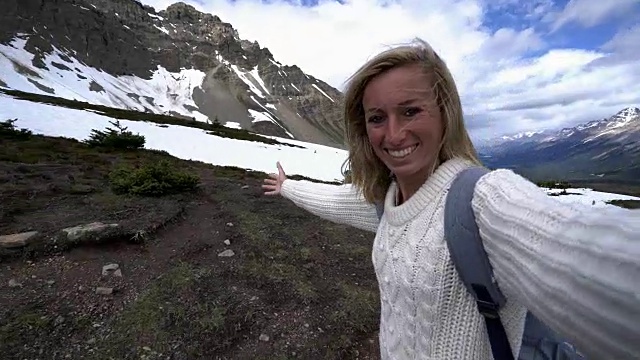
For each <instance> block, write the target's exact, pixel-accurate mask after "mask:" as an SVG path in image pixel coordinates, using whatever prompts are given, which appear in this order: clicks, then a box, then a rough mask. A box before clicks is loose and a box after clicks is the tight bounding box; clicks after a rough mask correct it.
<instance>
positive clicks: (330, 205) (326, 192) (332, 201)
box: [282, 179, 379, 232]
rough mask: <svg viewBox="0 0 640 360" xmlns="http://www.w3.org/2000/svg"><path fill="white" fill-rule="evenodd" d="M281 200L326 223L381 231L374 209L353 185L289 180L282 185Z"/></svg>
mask: <svg viewBox="0 0 640 360" xmlns="http://www.w3.org/2000/svg"><path fill="white" fill-rule="evenodd" d="M282 196H284V197H285V198H287V199H289V200H291V201H293V203H294V204H296V205H297V206H299V207H301V208H303V209H305V210H307V211H309V212H310V213H312V214H314V215H316V216H318V217H321V218H323V219H325V220H329V221H333V222H335V223H338V224H345V225H351V226H353V227H356V228H358V229H361V230H366V231H371V232H376V230H377V229H378V223H379V221H378V216H377V214H376V209H375V206H374V205H372V204H370V203H368V202H367V201H366V200H365V199H364V197H363V196H362V195H361V194H360V193H359V192H358V191H357V189H356V188H355V186H352V185H351V184H345V185H329V184H319V183H314V182H310V181H305V180H290V179H287V180H286V181H284V182H283V184H282Z"/></svg>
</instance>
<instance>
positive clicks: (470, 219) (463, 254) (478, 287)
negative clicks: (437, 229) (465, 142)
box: [444, 167, 513, 360]
mask: <svg viewBox="0 0 640 360" xmlns="http://www.w3.org/2000/svg"><path fill="white" fill-rule="evenodd" d="M488 172H489V170H487V169H485V168H482V167H472V168H468V169H465V170H463V171H461V172H460V173H459V174H458V176H457V177H456V178H455V179H454V180H453V182H452V184H451V187H450V188H449V191H448V193H447V199H446V205H445V210H444V211H445V214H444V232H445V239H446V242H447V246H448V248H449V253H450V255H451V260H452V261H453V264H454V266H455V268H456V270H457V272H458V275H459V276H460V279H461V280H462V282H463V283H464V285H465V286H466V287H467V290H468V291H469V293H470V294H471V295H473V297H474V298H475V300H476V304H477V306H478V311H479V312H480V314H482V316H483V317H484V319H485V324H486V326H487V333H488V335H489V341H490V343H491V350H492V352H493V358H494V359H496V360H512V359H513V353H512V350H511V346H510V345H509V339H508V338H507V334H506V331H505V330H504V326H503V325H502V321H501V320H500V314H499V313H498V310H499V309H500V307H501V306H503V305H504V304H505V302H506V299H505V297H504V295H503V294H502V293H501V292H500V289H499V288H498V285H497V284H496V283H495V281H494V279H493V271H492V270H491V264H490V263H489V259H488V258H487V254H486V252H485V251H484V246H483V244H482V239H481V238H480V233H479V232H478V228H477V225H476V219H475V215H474V212H473V208H472V206H471V201H472V200H473V194H474V190H475V185H476V183H477V182H478V180H479V179H480V178H481V177H482V176H483V175H484V174H486V173H488Z"/></svg>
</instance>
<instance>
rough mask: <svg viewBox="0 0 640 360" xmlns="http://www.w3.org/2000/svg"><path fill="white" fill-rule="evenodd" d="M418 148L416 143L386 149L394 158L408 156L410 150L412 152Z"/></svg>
mask: <svg viewBox="0 0 640 360" xmlns="http://www.w3.org/2000/svg"><path fill="white" fill-rule="evenodd" d="M417 148H418V144H416V145H412V146H409V147H406V148H403V149H399V150H391V149H387V153H388V154H389V155H391V157H393V158H396V159H402V158H404V157H407V156H409V155H410V154H411V153H412V152H414V151H415V150H416V149H417Z"/></svg>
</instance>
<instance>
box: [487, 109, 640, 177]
mask: <svg viewBox="0 0 640 360" xmlns="http://www.w3.org/2000/svg"><path fill="white" fill-rule="evenodd" d="M480 154H481V157H482V158H483V161H484V162H485V164H487V165H488V166H490V167H509V168H513V169H517V170H518V171H520V172H522V173H524V174H526V175H528V176H532V177H539V178H550V177H553V178H557V179H593V178H607V179H614V180H627V181H636V182H640V109H638V108H637V107H629V108H626V109H623V110H621V111H620V112H618V113H617V114H615V115H613V116H612V117H610V118H608V119H601V120H594V121H590V122H588V123H585V124H580V125H578V126H575V127H572V128H564V129H561V130H559V131H555V132H552V131H543V132H537V133H532V134H531V135H530V136H511V137H505V138H501V139H498V140H496V141H494V142H492V143H491V145H488V146H484V147H482V148H481V149H480Z"/></svg>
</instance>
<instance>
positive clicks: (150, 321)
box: [0, 136, 379, 359]
mask: <svg viewBox="0 0 640 360" xmlns="http://www.w3.org/2000/svg"><path fill="white" fill-rule="evenodd" d="M0 141H1V142H2V146H1V147H0V204H1V205H0V235H5V234H12V233H17V232H24V231H38V232H39V236H38V238H37V242H35V243H34V244H31V245H29V246H27V247H25V248H23V249H20V250H8V249H3V250H1V252H0V287H1V288H2V291H0V353H1V354H3V355H2V358H3V359H43V358H46V359H377V358H378V344H377V335H376V332H377V327H378V314H379V298H378V288H377V284H376V279H375V275H374V272H373V268H372V266H371V261H370V245H371V242H372V239H373V236H372V234H368V233H363V232H361V231H358V230H356V229H353V228H348V227H345V226H338V225H336V224H333V223H329V222H326V221H322V220H320V219H318V218H317V217H314V216H312V215H310V214H308V213H307V212H305V211H303V210H301V209H299V208H297V207H296V206H294V205H293V204H291V203H290V202H288V201H287V200H285V199H282V198H271V197H265V196H263V195H262V190H261V189H260V185H261V181H262V178H263V177H264V176H265V174H262V173H252V172H245V171H244V170H240V169H233V168H221V167H214V166H210V165H206V164H202V163H197V162H187V161H181V160H178V159H175V158H172V157H170V156H168V155H166V154H162V153H159V152H153V151H145V150H143V151H105V150H98V149H94V148H89V147H87V146H86V145H84V144H81V143H79V142H76V141H73V140H68V139H62V138H49V137H42V136H32V137H31V138H30V139H29V140H15V139H13V140H12V139H0ZM161 159H166V160H169V161H171V162H173V163H174V164H175V167H176V168H180V169H184V170H187V171H189V172H191V173H194V174H197V175H198V176H199V177H200V187H199V189H198V190H197V191H195V192H192V193H186V194H178V195H171V196H164V197H158V198H149V197H136V196H126V195H115V194H114V193H113V192H112V191H111V190H110V188H109V182H108V178H107V177H108V174H109V172H110V171H111V170H112V169H113V168H114V166H116V165H118V164H128V165H132V166H134V165H141V164H145V163H151V162H156V161H159V160H161ZM94 221H100V222H104V223H117V224H118V225H119V226H118V228H117V231H116V232H115V233H113V234H110V235H109V236H107V237H103V238H100V239H92V241H90V242H64V241H60V236H59V234H60V230H61V229H62V228H65V227H70V226H77V225H82V224H87V223H91V222H94ZM225 240H229V241H230V245H225V243H224V241H225ZM227 249H231V250H233V252H234V253H235V255H234V256H231V257H220V256H218V254H219V253H221V252H222V251H224V250H227ZM111 263H116V264H118V265H119V268H120V269H121V272H122V277H118V276H115V275H106V276H103V275H102V268H103V266H104V265H107V264H111ZM10 283H11V284H12V286H10V285H9V284H10ZM97 287H110V288H113V293H112V294H110V295H101V294H98V293H96V288H97ZM261 335H262V336H261ZM266 337H268V340H267V339H266Z"/></svg>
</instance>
